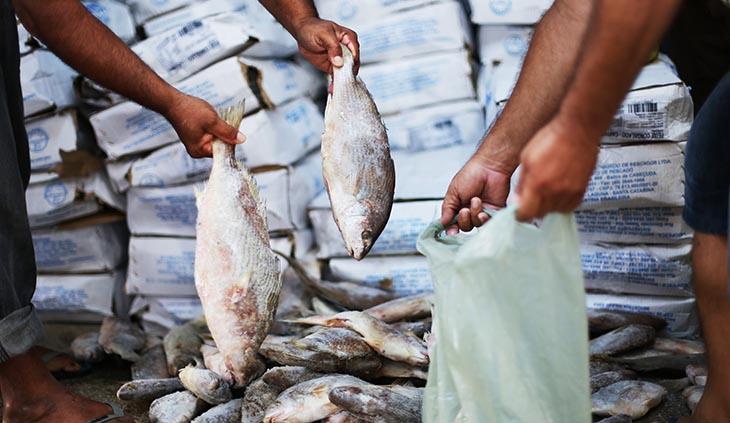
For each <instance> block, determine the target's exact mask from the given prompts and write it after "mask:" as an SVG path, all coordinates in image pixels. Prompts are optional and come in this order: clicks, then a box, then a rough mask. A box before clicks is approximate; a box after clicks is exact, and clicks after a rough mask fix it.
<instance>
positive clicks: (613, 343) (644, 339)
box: [589, 325, 656, 357]
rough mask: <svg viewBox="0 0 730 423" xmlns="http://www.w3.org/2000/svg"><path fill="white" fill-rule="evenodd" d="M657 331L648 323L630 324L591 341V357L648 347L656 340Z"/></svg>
mask: <svg viewBox="0 0 730 423" xmlns="http://www.w3.org/2000/svg"><path fill="white" fill-rule="evenodd" d="M655 337H656V331H655V329H654V328H653V327H651V326H647V325H628V326H623V327H620V328H618V329H615V330H612V331H611V332H608V333H606V334H603V335H601V336H599V337H598V338H594V339H592V340H591V342H590V347H589V350H590V354H591V357H595V356H607V355H614V354H620V353H623V352H626V351H631V350H633V349H636V348H641V347H646V346H649V345H651V344H652V343H653V342H654V339H655Z"/></svg>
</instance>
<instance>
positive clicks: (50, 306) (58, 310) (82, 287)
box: [32, 271, 124, 322]
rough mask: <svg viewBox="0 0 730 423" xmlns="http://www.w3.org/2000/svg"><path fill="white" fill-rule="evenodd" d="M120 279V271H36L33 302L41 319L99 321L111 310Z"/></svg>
mask: <svg viewBox="0 0 730 423" xmlns="http://www.w3.org/2000/svg"><path fill="white" fill-rule="evenodd" d="M123 281H124V272H123V271H117V272H111V273H98V274H89V275H38V279H37V281H36V290H35V293H34V294H33V299H32V302H33V305H34V306H35V307H36V308H37V309H38V311H39V313H40V316H41V319H43V320H44V321H54V322H101V321H102V320H103V319H104V317H106V316H111V315H112V313H113V312H114V309H113V304H114V303H115V302H114V299H113V297H114V293H115V291H116V288H117V286H120V285H121V284H122V283H123Z"/></svg>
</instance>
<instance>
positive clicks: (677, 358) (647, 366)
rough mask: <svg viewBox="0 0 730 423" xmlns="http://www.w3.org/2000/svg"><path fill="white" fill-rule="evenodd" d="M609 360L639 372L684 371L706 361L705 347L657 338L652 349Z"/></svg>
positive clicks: (695, 343) (621, 355)
mask: <svg viewBox="0 0 730 423" xmlns="http://www.w3.org/2000/svg"><path fill="white" fill-rule="evenodd" d="M608 360H610V361H613V362H616V363H621V364H625V365H626V366H627V367H630V368H631V369H634V370H639V371H650V370H657V369H676V370H683V369H685V368H686V367H687V365H688V364H696V363H701V362H704V361H705V345H704V344H703V343H701V342H698V341H691V340H687V339H669V338H656V340H654V345H652V346H651V347H647V348H643V349H640V350H637V351H630V352H627V353H624V354H620V355H617V356H612V357H608Z"/></svg>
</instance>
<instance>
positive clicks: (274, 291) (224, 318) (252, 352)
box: [195, 104, 281, 386]
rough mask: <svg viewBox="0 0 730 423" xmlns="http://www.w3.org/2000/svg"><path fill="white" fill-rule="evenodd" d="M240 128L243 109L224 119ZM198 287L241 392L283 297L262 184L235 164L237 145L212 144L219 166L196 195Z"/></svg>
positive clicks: (254, 370) (231, 377)
mask: <svg viewBox="0 0 730 423" xmlns="http://www.w3.org/2000/svg"><path fill="white" fill-rule="evenodd" d="M222 117H223V119H224V120H225V121H226V122H227V123H228V124H229V125H231V126H233V127H236V128H237V127H238V126H239V124H240V122H241V119H242V118H243V105H241V104H239V105H238V106H234V107H230V108H228V109H226V110H225V111H224V112H223V113H222ZM197 206H198V221H197V231H196V235H197V238H196V242H195V287H196V288H197V291H198V296H199V297H200V301H201V303H202V305H203V310H204V312H205V317H206V321H207V322H208V328H209V329H210V332H211V334H212V335H213V339H214V340H215V344H216V346H217V348H218V350H219V351H220V353H221V354H222V355H223V360H224V363H225V366H226V369H227V370H228V371H227V372H226V374H224V375H223V376H224V377H225V378H226V379H227V380H229V381H231V382H234V383H235V385H237V386H245V385H246V384H247V383H248V382H250V381H251V380H253V379H254V378H256V377H258V376H257V374H259V373H260V370H261V362H260V360H259V357H258V349H259V346H260V345H261V342H263V340H264V338H265V337H266V334H267V333H268V331H269V327H270V326H271V323H272V321H273V320H274V315H275V313H276V303H277V301H278V298H279V292H280V290H281V277H280V275H279V262H278V259H277V258H276V256H275V255H274V253H273V252H272V251H271V247H270V245H269V231H268V228H267V224H266V208H265V207H264V205H263V203H262V202H261V200H260V199H259V194H258V190H257V188H256V183H255V182H254V180H253V178H252V177H251V175H250V174H249V173H248V171H247V170H246V169H245V167H243V166H242V165H240V164H239V163H238V162H237V161H236V158H235V146H233V145H229V144H225V143H224V142H223V141H220V140H214V141H213V167H212V169H211V172H210V177H209V178H208V183H207V184H206V186H205V189H204V190H203V191H202V192H200V193H199V194H198V195H197Z"/></svg>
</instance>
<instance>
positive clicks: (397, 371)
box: [378, 359, 428, 380]
mask: <svg viewBox="0 0 730 423" xmlns="http://www.w3.org/2000/svg"><path fill="white" fill-rule="evenodd" d="M378 376H379V377H390V378H414V379H421V380H426V379H428V371H427V370H424V369H422V368H420V367H416V366H411V365H408V364H405V363H399V362H397V361H392V360H388V359H383V366H382V367H381V368H380V373H379V374H378Z"/></svg>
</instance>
